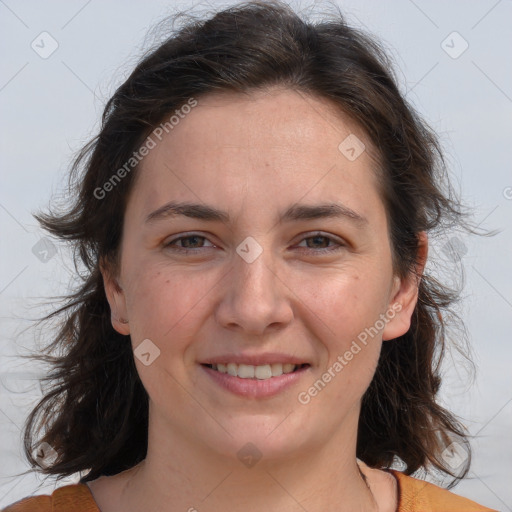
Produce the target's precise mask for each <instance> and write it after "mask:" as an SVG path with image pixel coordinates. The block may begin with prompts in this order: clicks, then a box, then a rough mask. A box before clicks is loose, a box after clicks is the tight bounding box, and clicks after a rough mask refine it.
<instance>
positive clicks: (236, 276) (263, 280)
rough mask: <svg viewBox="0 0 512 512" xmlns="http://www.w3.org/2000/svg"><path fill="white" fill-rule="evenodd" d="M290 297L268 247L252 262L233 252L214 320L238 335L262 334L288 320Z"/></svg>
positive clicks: (279, 326) (291, 313)
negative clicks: (230, 267) (230, 266)
mask: <svg viewBox="0 0 512 512" xmlns="http://www.w3.org/2000/svg"><path fill="white" fill-rule="evenodd" d="M279 269H281V272H280V271H279ZM280 274H281V275H280ZM291 297H293V293H292V292H291V290H290V287H289V285H287V283H286V276H285V275H284V273H283V271H282V266H281V265H279V263H278V262H276V261H275V256H273V255H272V253H271V251H270V249H268V250H267V249H264V250H263V252H262V253H261V254H260V255H259V256H258V257H257V258H256V259H255V260H254V261H252V262H249V261H246V260H245V259H244V258H243V257H241V256H239V254H238V253H236V254H235V255H234V261H233V266H232V269H231V271H230V272H228V274H227V276H226V282H225V284H224V290H223V292H222V299H221V301H220V303H219V306H218V308H217V312H216V317H217V321H218V322H219V323H220V324H221V326H222V327H223V328H226V329H231V330H237V331H239V333H240V334H244V335H247V336H249V335H252V336H261V335H264V334H266V333H267V332H268V331H270V330H277V329H282V328H284V327H285V326H286V325H288V324H289V323H290V322H291V320H292V318H293V309H292V306H291V302H290V299H291Z"/></svg>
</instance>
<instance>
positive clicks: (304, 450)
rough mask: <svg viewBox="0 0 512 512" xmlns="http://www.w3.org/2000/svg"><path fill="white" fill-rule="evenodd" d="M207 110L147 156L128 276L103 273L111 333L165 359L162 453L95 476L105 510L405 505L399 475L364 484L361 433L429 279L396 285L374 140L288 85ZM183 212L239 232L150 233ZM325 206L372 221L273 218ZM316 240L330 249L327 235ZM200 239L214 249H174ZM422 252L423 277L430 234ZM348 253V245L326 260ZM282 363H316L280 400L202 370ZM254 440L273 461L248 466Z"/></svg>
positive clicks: (152, 423) (157, 450)
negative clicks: (380, 377) (379, 374)
mask: <svg viewBox="0 0 512 512" xmlns="http://www.w3.org/2000/svg"><path fill="white" fill-rule="evenodd" d="M198 102H199V104H198V106H197V107H195V108H194V109H192V111H191V112H190V113H189V114H188V115H187V116H186V117H185V118H184V119H182V120H180V122H179V124H178V125H176V126H175V127H174V129H173V130H172V131H170V132H169V134H166V135H165V136H164V137H163V139H162V141H161V142H159V143H158V145H157V146H156V147H155V148H154V149H152V150H151V151H150V153H149V154H148V155H147V156H146V157H145V158H144V160H143V161H142V166H141V168H140V169H139V170H138V172H139V174H138V175H137V180H136V182H135V186H134V189H133V191H132V194H131V195H130V198H129V201H128V204H127V209H126V212H125V220H124V227H123V238H122V244H121V260H120V261H121V262H120V268H119V269H118V272H114V271H111V270H109V269H108V268H106V267H103V276H104V283H105V290H106V293H107V297H108V300H109V303H110V306H111V310H112V324H113V326H114V328H115V329H116V330H117V331H118V332H120V333H122V334H125V335H130V337H131V343H132V345H133V348H134V349H135V348H136V347H137V346H138V345H139V344H140V343H141V342H142V341H143V340H145V339H150V340H151V342H152V343H153V344H154V345H155V346H157V347H158V349H159V350H160V355H159V357H157V358H156V359H154V361H153V362H152V363H151V364H149V365H147V366H146V365H144V364H142V362H141V361H140V360H139V359H138V358H137V357H136V358H135V363H136V366H137V371H138V373H139V375H140V378H141V380H142V383H143V384H144V387H145V389H146V390H147V392H148V394H149V397H150V409H149V442H148V455H147V458H146V459H145V460H144V461H143V462H142V463H141V464H139V465H137V466H136V467H134V468H132V469H130V470H128V471H125V472H123V473H120V474H119V475H116V476H112V477H101V478H99V479H97V480H95V481H93V482H90V483H89V487H90V489H91V491H92V493H93V496H94V497H95V500H96V501H97V503H98V505H99V506H100V508H101V510H102V512H114V511H118V510H119V511H120V510H123V511H125V512H126V511H128V512H129V511H132V510H133V511H135V510H151V511H153V510H154V511H164V510H190V509H194V508H195V509H197V510H199V511H201V512H202V511H218V510H245V511H246V512H253V511H254V512H256V511H261V510H269V511H278V510H279V511H285V512H288V511H289V512H292V511H303V510H304V509H306V510H307V511H308V512H320V511H328V510H337V511H351V512H353V511H358V510H364V511H376V510H379V511H381V512H383V511H392V510H396V503H397V502H396V499H397V496H396V492H397V491H396V481H395V479H394V477H393V476H392V475H391V474H389V473H386V472H384V471H380V470H376V469H370V468H368V467H367V466H365V465H364V464H360V467H361V469H362V471H363V473H364V474H365V475H366V477H367V482H368V484H366V483H365V482H364V481H363V479H362V477H361V475H360V473H359V470H358V465H357V461H356V434H357V422H358V418H359V414H360V401H361V398H362V396H363V394H364V392H365V390H366V389H367V387H368V385H369V383H370V381H371V379H372V377H373V375H374V372H375V368H376V364H377V360H378V356H379V353H380V347H381V344H382V342H383V341H385V342H387V343H393V341H392V340H393V339H394V338H396V337H398V336H400V335H402V334H404V333H405V332H407V330H408V329H409V326H410V319H411V315H412V312H413V310H414V306H415V304H416V301H417V293H418V281H417V278H416V277H415V276H414V275H413V274H411V275H410V276H408V277H407V278H406V279H399V278H398V277H397V276H395V275H393V271H392V264H391V261H392V260H391V247H390V242H389V234H388V225H387V221H386V215H385V208H384V204H383V203H382V200H381V198H380V195H379V191H378V187H377V181H376V177H375V174H374V170H373V168H374V167H375V160H374V159H373V158H372V156H371V155H370V151H371V149H372V145H371V142H370V140H369V139H368V137H367V136H366V135H365V133H364V132H362V130H361V129H360V128H359V127H358V126H357V125H355V124H354V123H353V122H351V121H350V119H348V118H347V117H344V116H341V115H340V113H339V112H337V111H335V110H334V108H333V105H332V104H330V103H329V102H328V100H325V99H322V98H318V97H312V96H306V95H305V94H303V93H299V92H295V91H291V90H289V89H283V88H271V89H267V90H265V91H258V92H252V93H251V94H249V95H238V94H237V95H235V94H233V93H223V94H219V93H217V94H212V95H208V96H204V97H201V98H198ZM349 134H355V135H356V136H357V137H358V138H359V139H360V140H362V141H363V142H364V144H365V145H366V148H367V150H366V151H364V152H363V153H362V154H361V155H360V156H359V157H358V158H357V159H356V160H354V161H350V160H349V159H347V158H346V157H345V156H344V154H342V153H341V151H340V150H339V149H338V145H339V144H340V142H341V141H343V140H344V139H345V138H346V137H347V136H348V135H349ZM170 200H177V201H192V202H198V203H206V204H208V205H212V206H214V207H216V208H219V209H222V210H225V211H227V212H228V213H229V215H230V217H231V219H232V223H231V224H229V225H228V224H226V223H223V222H207V221H204V220H197V219H191V218H186V217H175V218H168V219H164V220H162V221H159V222H155V223H154V224H151V225H146V224H145V218H146V217H147V215H148V214H149V213H151V212H153V211H154V210H156V209H157V208H159V207H160V206H162V205H164V204H165V203H167V202H168V201H170ZM326 201H333V202H340V203H342V204H344V205H346V206H348V207H349V208H351V209H353V210H354V211H356V212H357V213H359V214H360V215H362V216H364V217H365V218H366V219H367V223H366V224H364V225H357V224H355V223H353V222H351V221H350V220H348V219H346V218H321V219H316V220H307V221H304V220H301V221H293V222H286V223H277V222H276V216H277V215H278V214H279V213H280V212H282V211H284V210H285V209H286V208H287V207H289V206H291V205H292V204H295V203H297V202H299V203H301V204H308V205H313V204H318V203H321V202H326ZM316 231H321V234H320V236H322V237H324V236H325V237H329V238H331V239H332V241H331V242H329V241H328V239H324V238H321V239H315V238H314V237H315V235H316V233H315V232H316ZM190 232H193V235H194V236H198V237H201V236H202V237H205V238H192V239H182V240H181V242H180V241H178V242H174V244H173V245H171V246H168V247H165V245H164V244H165V243H169V242H170V241H172V240H175V239H176V238H178V237H179V236H186V235H188V236H190ZM248 236H251V237H253V238H254V239H255V240H256V241H257V242H258V244H259V245H260V247H261V248H262V250H263V252H262V253H261V254H260V256H259V257H258V258H256V259H255V260H254V261H253V262H252V263H248V262H247V261H245V260H244V259H243V258H241V257H240V256H239V255H238V253H237V252H236V248H237V247H238V246H239V244H240V243H241V242H242V241H243V240H244V239H245V238H246V237H248ZM311 237H313V238H311ZM420 240H421V243H420V251H419V263H418V266H417V269H416V270H417V272H418V273H419V274H421V272H422V270H423V267H424V263H425V260H426V257H427V239H426V235H425V234H424V233H422V234H421V238H420ZM337 243H341V244H343V245H340V246H339V247H340V250H337V251H331V252H323V253H322V252H320V251H319V249H322V248H326V247H327V248H335V247H337ZM177 247H178V248H180V247H181V248H184V247H186V248H189V249H190V250H191V251H196V252H194V253H192V252H191V253H190V254H182V253H180V252H179V251H178V250H176V248H177ZM173 248H174V249H173ZM393 304H395V305H396V304H399V305H400V308H401V309H400V311H399V312H398V313H396V314H395V315H394V317H393V318H392V319H390V320H389V321H388V322H387V323H386V325H385V327H384V328H383V329H381V330H380V331H379V333H378V334H377V335H376V336H374V337H373V338H372V339H371V341H370V342H369V343H368V344H367V345H366V346H365V347H364V348H363V349H362V350H361V351H360V352H359V353H358V354H357V355H355V356H354V357H353V359H352V360H351V361H350V362H348V364H347V365H346V366H345V367H344V368H343V371H341V372H339V373H337V374H336V377H335V378H333V379H332V380H331V381H330V382H329V383H328V384H327V385H326V386H325V388H324V389H323V390H322V391H321V392H320V393H318V394H317V395H316V396H315V397H314V398H312V399H311V401H310V402H309V403H308V404H307V405H303V404H301V403H299V401H298V399H297V396H298V393H299V392H301V391H305V390H307V389H308V388H309V387H310V386H311V385H312V384H313V383H314V382H315V381H316V380H317V379H319V378H320V377H321V376H322V374H323V373H324V372H325V371H326V370H327V369H328V368H329V367H332V365H333V364H334V362H335V361H336V359H337V357H338V356H340V355H343V354H344V353H345V352H346V351H347V350H348V349H349V348H350V345H351V343H352V341H353V340H355V339H357V336H358V334H360V333H361V332H362V331H364V329H365V328H369V327H371V326H373V325H374V324H375V322H376V320H377V319H378V318H379V315H380V314H385V313H386V311H387V310H389V308H390V307H391V306H392V305H393ZM123 319H124V321H126V322H127V323H123ZM386 340H388V341H386ZM127 342H128V340H127ZM269 351H278V352H282V353H285V354H290V355H295V356H300V357H301V358H302V359H303V360H304V361H305V362H308V363H309V364H310V365H311V366H310V368H309V369H308V370H307V372H305V373H304V374H303V376H302V377H301V378H300V380H299V381H298V382H297V383H296V384H294V386H292V387H291V388H289V389H287V390H285V391H282V392H281V393H280V394H278V395H277V396H274V397H271V398H264V399H261V398H260V399H258V398H251V397H240V396H236V395H234V394H232V393H230V392H228V391H226V390H224V389H223V388H221V387H220V386H218V385H217V384H215V383H213V381H212V379H211V378H210V377H209V376H208V375H207V374H206V372H205V370H204V369H203V368H202V367H201V365H200V364H199V362H200V361H204V360H205V359H206V358H208V357H212V356H216V355H219V354H225V353H234V354H239V353H241V352H244V353H251V354H256V353H262V352H269ZM248 442H251V443H253V444H254V445H255V446H256V447H257V448H258V450H259V452H260V453H261V454H262V458H261V459H260V460H259V461H258V462H257V464H256V465H254V466H253V467H251V468H248V467H246V466H245V465H244V464H242V463H241V461H240V460H239V459H238V457H237V452H238V451H239V450H240V449H241V448H242V447H243V446H244V445H246V443H248Z"/></svg>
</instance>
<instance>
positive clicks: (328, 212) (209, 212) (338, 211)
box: [145, 201, 368, 227]
mask: <svg viewBox="0 0 512 512" xmlns="http://www.w3.org/2000/svg"><path fill="white" fill-rule="evenodd" d="M177 216H184V217H190V218H191V219H200V220H205V221H210V222H224V223H226V224H229V223H230V217H229V214H228V213H227V212H225V211H222V210H218V209H217V208H214V207H213V206H209V205H206V204H199V203H189V202H181V203H180V202H177V201H170V202H168V203H166V204H164V205H163V206H161V207H160V208H158V209H157V210H155V211H154V212H151V213H150V214H149V215H148V216H147V217H146V220H145V223H146V224H149V223H151V224H152V223H154V222H157V221H161V220H164V219H168V218H172V217H177ZM321 218H346V219H348V220H350V221H352V222H354V223H355V224H357V225H359V226H361V227H363V226H364V225H366V224H368V219H367V218H366V217H363V216H362V215H360V214H359V213H357V212H355V211H354V210H352V209H350V208H348V207H347V206H345V205H342V204H340V203H323V204H317V205H305V204H294V205H292V206H290V207H289V208H288V209H287V210H285V211H284V212H283V213H281V214H280V215H279V217H278V219H277V220H278V222H280V223H281V222H292V221H299V220H315V219H321Z"/></svg>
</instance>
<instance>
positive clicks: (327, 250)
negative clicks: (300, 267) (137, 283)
mask: <svg viewBox="0 0 512 512" xmlns="http://www.w3.org/2000/svg"><path fill="white" fill-rule="evenodd" d="M318 237H320V238H325V239H327V240H329V241H330V242H334V243H335V244H337V247H330V248H328V247H324V248H321V249H312V248H309V247H303V248H302V249H306V250H311V251H313V252H315V253H323V254H326V253H332V252H336V251H339V250H341V249H343V248H344V247H346V245H345V244H343V243H341V242H338V241H337V240H336V239H334V238H333V237H330V236H327V235H324V234H322V233H320V232H318V233H314V234H311V235H309V236H307V237H304V238H302V239H301V242H303V241H304V240H309V239H312V238H318ZM188 238H204V239H205V240H207V238H206V237H205V236H202V235H199V234H196V233H191V234H188V235H186V236H180V237H178V238H174V239H173V240H169V242H167V243H165V244H164V248H166V249H171V250H173V251H178V252H181V253H183V254H190V253H196V254H197V252H198V249H203V247H198V248H196V249H186V248H184V247H178V246H174V247H171V244H173V243H175V242H177V241H179V240H186V239H188ZM206 248H208V249H211V248H212V247H206Z"/></svg>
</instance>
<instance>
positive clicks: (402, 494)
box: [389, 470, 496, 512]
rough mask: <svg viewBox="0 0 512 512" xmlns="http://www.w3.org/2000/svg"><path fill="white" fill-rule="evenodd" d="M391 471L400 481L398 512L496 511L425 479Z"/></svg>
mask: <svg viewBox="0 0 512 512" xmlns="http://www.w3.org/2000/svg"><path fill="white" fill-rule="evenodd" d="M389 471H390V472H391V473H392V474H393V475H394V476H395V477H396V479H397V482H398V512H496V511H495V510H493V509H490V508H487V507H483V506H482V505H479V504H478V503H475V502H474V501H471V500H468V499H467V498H463V497H462V496H458V495H457V494H454V493H452V492H450V491H447V490H446V489H442V488H441V487H439V486H437V485H434V484H431V483H429V482H425V481H424V480H418V479H416V478H413V477H411V476H407V475H404V474H403V473H400V472H399V471H394V470H389Z"/></svg>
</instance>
